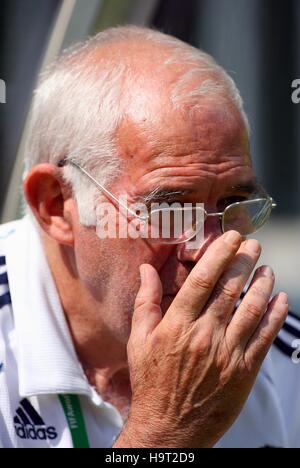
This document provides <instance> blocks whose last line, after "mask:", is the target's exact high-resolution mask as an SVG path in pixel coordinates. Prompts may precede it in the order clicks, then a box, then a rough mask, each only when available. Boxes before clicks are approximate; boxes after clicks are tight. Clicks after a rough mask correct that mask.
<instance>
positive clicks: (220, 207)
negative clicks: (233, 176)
mask: <svg viewBox="0 0 300 468" xmlns="http://www.w3.org/2000/svg"><path fill="white" fill-rule="evenodd" d="M247 200H249V198H247V197H245V196H244V197H243V196H241V195H240V196H235V197H228V198H224V199H223V200H221V201H220V202H219V203H218V210H220V211H224V210H225V209H226V208H227V207H228V206H230V205H233V204H234V203H239V202H243V201H247Z"/></svg>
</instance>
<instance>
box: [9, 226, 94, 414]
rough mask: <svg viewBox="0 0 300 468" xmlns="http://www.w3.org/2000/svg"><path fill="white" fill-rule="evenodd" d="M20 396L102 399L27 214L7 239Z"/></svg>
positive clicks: (37, 234) (39, 240) (37, 235)
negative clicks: (84, 366)
mask: <svg viewBox="0 0 300 468" xmlns="http://www.w3.org/2000/svg"><path fill="white" fill-rule="evenodd" d="M6 252H7V253H6V262H7V271H8V279H9V287H10V294H11V300H12V307H13V314H14V320H15V327H16V335H17V359H18V372H19V386H20V389H19V390H20V395H21V396H24V397H28V396H33V395H45V394H47V395H49V394H67V393H70V394H78V395H86V396H88V397H90V398H91V399H92V401H93V402H94V403H95V404H98V405H99V404H100V403H101V402H102V400H101V398H100V397H99V395H98V394H97V393H96V391H95V390H94V389H93V388H92V387H91V386H90V385H89V383H88V381H87V379H86V377H85V375H84V372H83V369H82V367H81V365H80V363H79V361H78V358H77V355H76V352H75V349H74V346H73V342H72V339H71V336H70V332H69V328H68V325H67V322H66V319H65V315H64V312H63V310H62V306H61V303H60V299H59V295H58V292H57V289H56V286H55V283H54V279H53V277H52V274H51V271H50V268H49V265H48V262H47V259H46V256H45V252H44V249H43V245H42V242H41V238H40V235H39V233H38V229H37V227H36V226H35V225H34V222H33V221H32V220H31V219H30V218H29V217H26V218H24V219H23V220H21V221H19V222H17V223H16V229H15V231H14V232H13V234H11V235H10V236H9V238H8V239H7V249H6Z"/></svg>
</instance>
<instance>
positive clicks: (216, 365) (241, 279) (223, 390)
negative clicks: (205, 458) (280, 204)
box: [115, 232, 288, 447]
mask: <svg viewBox="0 0 300 468" xmlns="http://www.w3.org/2000/svg"><path fill="white" fill-rule="evenodd" d="M260 253H261V247H260V245H259V244H258V242H257V241H254V240H251V241H246V242H242V238H241V236H240V235H239V234H238V233H235V232H230V233H227V234H225V235H224V236H222V237H221V238H220V239H218V240H217V241H215V242H214V244H212V246H210V248H209V249H208V250H207V252H206V253H205V255H204V256H203V257H202V258H201V259H200V261H199V262H198V264H197V265H196V266H195V268H194V269H193V271H192V272H191V274H190V275H189V277H188V278H187V280H186V282H185V284H184V285H183V287H182V288H181V290H180V291H179V293H178V295H177V296H176V298H175V299H174V301H173V303H172V305H171V307H170V308H169V310H168V311H167V313H166V314H165V316H164V317H162V311H161V307H160V304H161V300H162V286H161V282H160V278H159V276H158V273H157V272H156V270H155V269H154V268H153V267H152V266H150V265H143V266H142V267H141V278H142V284H141V288H140V291H139V293H138V296H137V299H136V305H135V312H134V317H133V326H132V333H131V337H130V340H129V343H128V358H129V366H130V375H131V384H132V392H133V399H132V406H131V412H130V416H129V418H128V421H127V424H126V426H125V428H124V431H123V432H122V433H121V435H120V437H119V439H118V441H117V442H116V444H115V447H212V446H214V445H215V444H216V442H217V441H218V440H219V439H220V438H221V437H222V436H223V435H224V433H225V432H226V431H227V430H228V429H229V428H230V426H231V425H232V424H233V423H234V421H235V420H236V418H237V417H238V415H239V414H240V411H241V409H242V407H243V405H244V404H245V402H246V400H247V398H248V396H249V393H250V391H251V389H252V386H253V384H254V382H255V379H256V377H257V374H258V372H259V369H260V367H261V365H262V363H263V360H264V358H265V357H266V354H267V352H268V350H269V348H270V346H271V345H272V343H273V341H274V339H275V338H276V336H277V334H278V332H279V331H280V329H281V327H282V325H283V323H284V321H285V318H286V316H287V313H288V301H287V296H286V294H283V293H281V294H279V295H278V296H277V297H275V298H274V299H273V300H272V301H271V302H270V298H271V295H272V291H273V288H274V274H273V271H272V270H271V268H269V267H264V268H261V269H259V270H257V271H256V273H255V275H254V278H253V281H252V283H251V285H250V287H249V289H248V292H247V294H246V296H245V298H244V299H243V301H242V302H241V304H240V306H239V307H238V308H237V310H236V311H235V306H236V304H237V302H238V300H239V298H240V296H241V294H242V291H243V289H244V287H245V285H246V283H247V281H248V279H249V277H250V275H251V274H252V271H253V270H254V268H255V265H256V263H257V261H258V259H259V257H260ZM234 311H235V313H234ZM233 313H234V315H233Z"/></svg>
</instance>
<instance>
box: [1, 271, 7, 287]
mask: <svg viewBox="0 0 300 468" xmlns="http://www.w3.org/2000/svg"><path fill="white" fill-rule="evenodd" d="M3 284H8V276H7V273H2V275H0V285H3Z"/></svg>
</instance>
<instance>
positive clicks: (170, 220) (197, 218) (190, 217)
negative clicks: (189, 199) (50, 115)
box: [58, 158, 277, 244]
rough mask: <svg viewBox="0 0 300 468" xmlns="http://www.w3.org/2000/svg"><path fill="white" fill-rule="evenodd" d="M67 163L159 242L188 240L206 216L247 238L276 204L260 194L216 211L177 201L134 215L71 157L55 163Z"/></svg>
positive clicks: (143, 233) (254, 231)
mask: <svg viewBox="0 0 300 468" xmlns="http://www.w3.org/2000/svg"><path fill="white" fill-rule="evenodd" d="M67 163H70V164H71V165H73V166H74V167H76V168H77V169H79V170H80V171H81V172H82V173H83V174H85V175H86V176H87V177H88V178H89V179H90V181H91V182H92V183H93V184H94V185H95V186H96V187H97V188H98V189H99V190H100V191H101V192H102V193H104V194H105V195H106V197H107V198H108V199H109V200H110V201H112V202H115V203H117V205H118V206H119V207H122V208H123V209H124V210H125V211H126V212H127V213H129V214H130V215H131V216H133V217H134V218H135V219H136V220H137V221H138V222H139V232H140V236H141V237H144V238H147V239H149V240H151V241H153V242H158V243H161V244H182V243H185V242H189V241H191V240H192V239H194V237H195V236H196V235H197V234H198V233H199V232H200V231H201V230H203V227H204V224H205V222H206V221H207V220H208V219H210V218H218V219H219V222H220V229H221V231H222V233H223V234H225V233H226V232H228V231H231V230H234V231H237V232H239V233H240V234H241V235H242V236H243V237H247V236H249V235H251V234H254V233H256V232H257V231H258V230H259V229H261V228H262V227H263V226H264V225H265V224H266V222H267V221H268V220H269V218H270V216H271V213H272V211H273V209H275V208H276V207H277V204H276V203H275V202H274V200H273V198H271V197H269V196H262V197H260V198H255V199H250V200H245V201H241V202H236V203H233V204H230V205H229V206H227V207H226V208H225V210H224V211H222V212H220V213H208V212H207V211H206V210H205V209H204V208H203V207H202V206H199V204H197V206H195V204H191V203H187V204H185V206H176V205H178V204H176V203H175V204H172V206H168V207H160V208H157V209H152V210H151V211H150V213H147V214H144V213H143V214H137V211H134V210H132V209H131V208H130V207H128V206H127V205H126V204H124V203H122V201H121V200H119V199H118V198H117V197H115V196H114V195H113V194H112V193H111V192H110V191H108V190H107V189H106V188H105V187H104V186H103V185H102V184H100V183H99V182H98V181H97V180H96V179H94V177H93V176H92V175H91V174H90V173H89V172H88V171H87V170H86V169H84V168H83V167H82V166H81V165H80V164H78V163H77V162H76V161H74V160H73V159H71V158H65V159H63V160H62V161H61V162H60V163H59V164H58V166H59V167H64V166H65V165H66V164H67ZM162 205H163V204H161V205H160V206H162Z"/></svg>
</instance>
